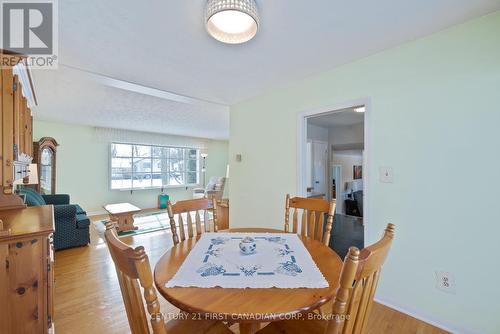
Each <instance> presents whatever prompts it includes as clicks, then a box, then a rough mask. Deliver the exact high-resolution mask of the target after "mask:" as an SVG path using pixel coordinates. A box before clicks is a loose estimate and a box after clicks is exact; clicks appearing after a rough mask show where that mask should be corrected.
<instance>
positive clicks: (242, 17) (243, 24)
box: [205, 0, 259, 44]
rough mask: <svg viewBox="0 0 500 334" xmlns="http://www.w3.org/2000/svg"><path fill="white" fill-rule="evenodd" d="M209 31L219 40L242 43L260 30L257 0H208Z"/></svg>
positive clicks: (207, 21) (207, 18) (207, 17)
mask: <svg viewBox="0 0 500 334" xmlns="http://www.w3.org/2000/svg"><path fill="white" fill-rule="evenodd" d="M205 23H206V27H207V31H208V33H209V34H210V36H212V37H213V38H215V39H216V40H218V41H221V42H223V43H228V44H240V43H244V42H247V41H249V40H251V39H252V38H253V37H254V36H255V35H256V34H257V31H258V30H259V14H258V12H257V4H256V3H255V0H208V1H207V6H206V8H205Z"/></svg>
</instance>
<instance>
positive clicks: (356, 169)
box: [352, 166, 363, 180]
mask: <svg viewBox="0 0 500 334" xmlns="http://www.w3.org/2000/svg"><path fill="white" fill-rule="evenodd" d="M352 175H353V177H352V178H353V179H354V180H358V179H362V178H363V166H352Z"/></svg>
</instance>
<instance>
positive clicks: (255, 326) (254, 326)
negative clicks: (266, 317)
mask: <svg viewBox="0 0 500 334" xmlns="http://www.w3.org/2000/svg"><path fill="white" fill-rule="evenodd" d="M239 327H240V334H254V333H255V332H257V331H258V330H259V329H260V323H258V322H240V324H239Z"/></svg>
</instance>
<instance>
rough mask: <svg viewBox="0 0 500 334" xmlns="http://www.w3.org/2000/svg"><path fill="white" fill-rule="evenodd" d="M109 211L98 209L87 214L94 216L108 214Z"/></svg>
mask: <svg viewBox="0 0 500 334" xmlns="http://www.w3.org/2000/svg"><path fill="white" fill-rule="evenodd" d="M107 214H108V213H107V212H106V211H104V210H98V211H90V212H87V216H89V217H92V216H100V215H107Z"/></svg>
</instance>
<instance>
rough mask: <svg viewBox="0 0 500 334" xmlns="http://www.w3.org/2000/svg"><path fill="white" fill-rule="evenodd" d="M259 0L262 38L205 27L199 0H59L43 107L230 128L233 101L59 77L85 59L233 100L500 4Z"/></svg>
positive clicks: (49, 112)
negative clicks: (54, 66) (55, 60)
mask: <svg viewBox="0 0 500 334" xmlns="http://www.w3.org/2000/svg"><path fill="white" fill-rule="evenodd" d="M257 3H258V6H259V10H260V14H261V30H260V32H259V33H258V34H257V36H256V38H255V39H253V40H252V41H250V42H248V43H245V44H241V45H225V44H222V43H220V42H217V41H215V40H214V39H212V38H210V37H209V36H208V35H207V33H206V32H205V30H204V25H203V9H204V4H205V1H203V0H198V1H180V0H178V1H168V0H164V1H131V0H106V1H102V0H87V1H81V0H64V1H59V49H60V52H59V62H60V64H61V66H60V70H58V71H38V72H37V73H35V74H34V76H35V80H36V81H37V82H36V84H37V88H38V91H39V93H38V97H39V105H40V108H39V115H38V116H37V117H38V118H40V119H52V120H58V119H59V118H60V120H61V121H63V120H64V121H69V120H70V119H74V121H73V122H84V123H85V124H90V125H105V126H112V127H123V128H130V129H135V130H144V129H149V130H151V131H154V132H165V133H166V132H167V131H168V132H170V133H173V132H175V134H184V135H195V136H207V137H211V138H227V137H228V127H229V121H228V116H227V115H226V114H227V113H228V111H227V108H223V107H221V106H217V105H215V106H214V105H208V106H207V105H205V106H202V107H200V106H199V105H195V106H193V105H191V104H190V103H182V104H185V105H179V102H175V103H171V102H169V101H167V100H165V101H158V98H157V97H154V98H153V97H149V96H146V97H144V96H143V97H141V96H138V95H140V94H138V93H136V92H134V93H130V92H127V91H124V90H122V89H116V88H112V89H111V88H110V89H108V88H106V89H103V88H101V87H99V85H102V83H101V84H95V83H94V84H92V83H85V82H83V81H82V82H81V83H80V82H75V81H71V82H70V83H69V86H62V83H61V81H64V80H63V77H64V76H66V75H68V73H69V72H71V71H73V72H77V70H75V69H81V70H84V71H87V72H92V73H95V74H99V75H103V76H106V77H110V78H114V79H118V80H123V81H126V82H131V83H135V84H139V85H144V86H146V87H151V88H156V89H158V90H164V91H167V92H173V93H177V94H180V95H184V96H189V97H193V98H196V99H201V100H204V101H210V102H214V103H218V104H222V105H232V104H235V103H238V102H241V101H243V100H245V99H248V98H250V97H253V96H256V95H258V94H261V93H263V92H265V91H266V90H269V89H271V88H273V87H277V86H282V85H285V84H287V83H288V82H290V81H293V80H299V79H301V78H304V77H307V76H309V75H312V74H315V73H318V72H321V71H324V70H328V69H331V68H334V67H336V66H339V65H340V64H344V63H347V62H350V61H353V60H355V59H359V58H362V57H365V56H368V55H370V54H373V53H376V52H379V51H381V50H384V49H387V48H390V47H393V46H396V45H398V44H401V43H403V42H405V41H409V40H412V39H415V38H418V37H421V36H425V35H429V34H431V33H433V32H436V31H439V30H442V29H444V28H446V27H449V26H452V25H455V24H458V23H461V22H464V21H466V20H468V19H471V18H474V17H477V16H480V15H483V14H486V13H489V12H493V11H496V10H499V9H500V0H474V1H471V0H419V1H401V0H379V1H363V2H361V1H340V0H315V1H311V0H309V1H303V0H272V1H264V0H257ZM64 65H66V66H69V67H65V66H64ZM66 81H67V80H66ZM49 84H50V85H51V86H48V85H49ZM92 85H94V86H92ZM55 91H59V92H60V94H57V95H56V94H54V92H55ZM84 113H87V114H88V117H85V116H82V114H84ZM191 122H192V123H193V127H192V128H190V126H191V124H190V123H191ZM198 123H200V124H203V125H204V126H200V124H198ZM207 127H209V128H210V129H206V128H207ZM175 129H177V130H175Z"/></svg>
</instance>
